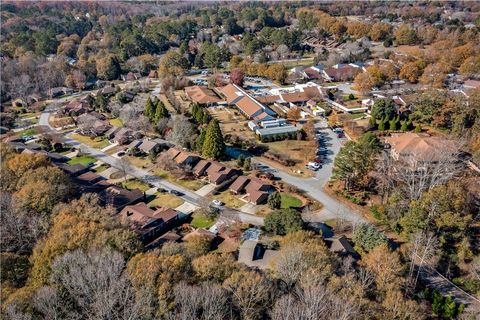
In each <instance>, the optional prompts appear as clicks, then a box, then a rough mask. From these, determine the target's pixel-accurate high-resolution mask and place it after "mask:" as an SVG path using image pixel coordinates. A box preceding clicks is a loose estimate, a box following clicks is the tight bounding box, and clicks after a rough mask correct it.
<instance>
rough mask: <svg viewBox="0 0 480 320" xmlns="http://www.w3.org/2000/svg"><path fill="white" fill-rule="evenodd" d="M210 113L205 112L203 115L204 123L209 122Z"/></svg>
mask: <svg viewBox="0 0 480 320" xmlns="http://www.w3.org/2000/svg"><path fill="white" fill-rule="evenodd" d="M210 119H211V118H210V115H209V114H208V112H205V111H204V112H203V115H202V121H201V122H202V123H209V122H210Z"/></svg>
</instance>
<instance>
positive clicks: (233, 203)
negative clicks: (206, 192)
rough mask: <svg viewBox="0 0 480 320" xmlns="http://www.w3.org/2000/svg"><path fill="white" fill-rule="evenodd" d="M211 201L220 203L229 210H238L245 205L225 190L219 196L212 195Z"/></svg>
mask: <svg viewBox="0 0 480 320" xmlns="http://www.w3.org/2000/svg"><path fill="white" fill-rule="evenodd" d="M213 199H216V200H220V201H222V202H223V203H225V205H226V206H227V207H230V208H240V207H242V206H243V205H244V204H245V202H243V201H242V200H240V199H239V198H238V197H236V196H234V195H233V194H231V193H230V190H225V191H223V192H221V193H219V194H216V195H214V196H213Z"/></svg>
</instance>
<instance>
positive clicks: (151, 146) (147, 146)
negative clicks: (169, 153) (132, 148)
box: [138, 139, 167, 154]
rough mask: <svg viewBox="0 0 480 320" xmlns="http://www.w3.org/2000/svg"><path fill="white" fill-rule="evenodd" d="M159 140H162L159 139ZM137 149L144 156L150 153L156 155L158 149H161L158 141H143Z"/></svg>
mask: <svg viewBox="0 0 480 320" xmlns="http://www.w3.org/2000/svg"><path fill="white" fill-rule="evenodd" d="M159 140H162V139H159ZM163 141H165V140H163ZM165 142H167V141H165ZM138 149H140V151H142V152H143V153H145V154H150V152H155V153H158V152H159V151H160V149H162V144H161V143H160V142H159V141H157V139H145V140H143V141H142V143H141V144H140V145H139V146H138Z"/></svg>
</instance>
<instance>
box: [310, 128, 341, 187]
mask: <svg viewBox="0 0 480 320" xmlns="http://www.w3.org/2000/svg"><path fill="white" fill-rule="evenodd" d="M317 132H318V133H317V143H318V148H317V155H318V156H317V159H319V161H320V163H321V168H320V169H318V171H317V172H316V175H315V179H317V180H320V181H321V182H322V183H323V182H326V181H327V180H328V179H329V177H330V175H331V173H332V168H333V161H334V159H335V156H336V155H337V153H338V151H340V148H341V147H342V144H343V143H344V142H345V141H346V139H345V138H341V137H339V136H338V135H337V134H336V133H335V132H333V130H332V129H330V128H327V129H321V130H317Z"/></svg>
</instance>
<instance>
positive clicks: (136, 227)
mask: <svg viewBox="0 0 480 320" xmlns="http://www.w3.org/2000/svg"><path fill="white" fill-rule="evenodd" d="M118 218H119V219H120V221H121V223H122V224H130V225H131V227H132V230H133V231H134V232H136V233H137V234H138V235H139V237H140V240H141V241H142V242H145V243H148V242H150V241H152V240H154V239H155V238H157V237H159V236H160V235H162V234H164V233H165V232H167V231H169V230H171V229H172V228H173V227H175V226H176V224H177V222H178V220H179V215H178V211H176V210H174V209H171V208H166V207H157V208H155V209H151V208H149V207H148V206H147V205H146V204H145V203H144V202H139V203H137V204H135V205H128V206H125V208H123V209H122V211H120V213H119V214H118Z"/></svg>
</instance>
